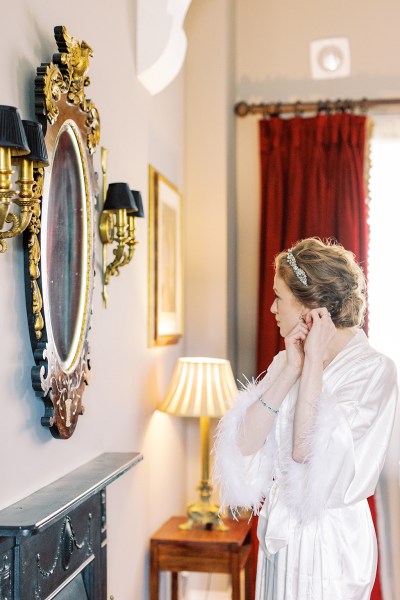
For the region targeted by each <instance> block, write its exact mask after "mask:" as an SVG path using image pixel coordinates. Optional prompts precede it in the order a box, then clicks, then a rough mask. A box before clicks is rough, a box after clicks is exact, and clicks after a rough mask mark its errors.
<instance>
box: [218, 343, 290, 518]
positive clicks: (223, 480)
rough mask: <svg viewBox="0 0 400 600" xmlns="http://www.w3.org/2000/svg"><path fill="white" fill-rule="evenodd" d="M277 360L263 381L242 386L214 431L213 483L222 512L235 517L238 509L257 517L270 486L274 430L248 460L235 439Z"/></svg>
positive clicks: (268, 379)
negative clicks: (229, 409)
mask: <svg viewBox="0 0 400 600" xmlns="http://www.w3.org/2000/svg"><path fill="white" fill-rule="evenodd" d="M281 354H282V353H281ZM279 356H280V355H278V357H279ZM278 357H276V359H274V362H273V363H272V365H271V367H272V369H271V368H270V370H269V372H268V373H267V375H266V376H265V377H264V379H261V380H260V379H259V378H258V379H257V380H253V381H248V383H247V385H243V389H242V390H241V391H239V393H238V395H237V397H236V403H235V407H234V409H233V410H231V411H229V412H228V413H227V414H226V415H225V416H224V417H223V418H222V419H221V420H220V422H219V424H218V427H217V433H216V439H215V444H214V448H213V454H215V460H214V467H213V477H212V479H213V482H214V485H215V486H217V487H218V488H219V493H220V503H221V511H222V510H223V509H224V508H228V507H229V508H230V510H231V512H232V514H233V515H234V516H237V515H238V513H239V509H240V508H242V509H244V510H251V511H252V512H253V513H254V514H256V515H257V514H259V512H260V510H261V507H262V505H263V502H264V500H265V498H266V497H267V496H268V493H269V490H270V488H271V485H272V475H273V468H274V463H275V455H276V442H275V435H274V432H273V430H272V431H271V432H270V434H269V435H268V436H267V439H266V441H265V444H264V445H263V447H262V448H260V450H259V451H258V452H256V453H255V454H252V455H250V456H244V455H243V454H242V453H241V451H240V450H239V446H238V443H237V435H238V432H239V429H240V428H241V426H242V423H243V419H244V416H245V413H246V411H247V409H248V407H249V406H250V405H251V404H253V403H254V402H256V401H257V400H258V399H259V398H260V396H261V395H262V394H263V393H264V392H265V391H266V390H267V389H268V387H269V386H270V385H271V370H272V371H274V367H276V365H277V363H278V362H280V361H278V360H277V359H278Z"/></svg>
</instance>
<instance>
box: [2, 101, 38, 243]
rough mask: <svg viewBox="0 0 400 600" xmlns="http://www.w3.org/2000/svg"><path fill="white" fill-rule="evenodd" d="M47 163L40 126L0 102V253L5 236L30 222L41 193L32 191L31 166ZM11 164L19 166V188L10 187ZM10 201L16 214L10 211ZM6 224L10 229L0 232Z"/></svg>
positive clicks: (36, 166) (32, 174) (33, 184)
mask: <svg viewBox="0 0 400 600" xmlns="http://www.w3.org/2000/svg"><path fill="white" fill-rule="evenodd" d="M48 164H49V161H48V157H47V151H46V146H45V143H44V137H43V131H42V126H41V125H40V123H36V122H34V121H21V118H20V116H19V114H18V111H17V109H16V108H15V107H14V106H5V105H0V252H5V251H6V250H7V242H6V241H5V240H6V239H7V238H13V237H16V236H17V235H19V234H20V233H22V232H23V231H24V230H25V229H26V228H27V227H28V225H29V223H30V220H31V217H32V214H33V212H34V210H35V206H36V205H37V204H39V202H40V196H39V195H37V196H36V195H35V194H34V186H35V184H36V181H35V179H34V172H33V169H34V168H39V167H47V166H48ZM12 165H18V171H19V178H18V180H17V182H16V185H17V187H18V189H13V185H12V175H13V173H14V171H13V169H12ZM11 203H14V204H16V205H17V206H18V207H19V215H18V214H15V213H13V212H10V208H11ZM6 223H10V224H11V227H10V229H8V230H6V231H3V227H4V225H5V224H6Z"/></svg>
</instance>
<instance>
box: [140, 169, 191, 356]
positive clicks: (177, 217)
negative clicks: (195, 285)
mask: <svg viewBox="0 0 400 600" xmlns="http://www.w3.org/2000/svg"><path fill="white" fill-rule="evenodd" d="M182 270H183V269H182V195H181V193H180V192H179V190H178V189H177V188H176V186H174V185H173V184H172V183H171V182H170V181H168V179H167V178H166V177H164V176H163V175H161V173H159V172H158V171H157V170H156V169H154V167H152V166H151V165H150V166H149V292H148V294H149V307H148V342H149V346H164V345H166V344H176V343H177V342H178V340H179V339H180V338H181V337H182V335H183V287H182Z"/></svg>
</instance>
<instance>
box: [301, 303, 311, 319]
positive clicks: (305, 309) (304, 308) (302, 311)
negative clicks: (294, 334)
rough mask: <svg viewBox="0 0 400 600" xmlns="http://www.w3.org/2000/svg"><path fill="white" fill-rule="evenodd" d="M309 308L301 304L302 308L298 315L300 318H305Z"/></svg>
mask: <svg viewBox="0 0 400 600" xmlns="http://www.w3.org/2000/svg"><path fill="white" fill-rule="evenodd" d="M310 311H311V308H307V306H303V308H302V310H301V315H300V319H302V320H303V321H305V320H306V316H307V315H309V314H310Z"/></svg>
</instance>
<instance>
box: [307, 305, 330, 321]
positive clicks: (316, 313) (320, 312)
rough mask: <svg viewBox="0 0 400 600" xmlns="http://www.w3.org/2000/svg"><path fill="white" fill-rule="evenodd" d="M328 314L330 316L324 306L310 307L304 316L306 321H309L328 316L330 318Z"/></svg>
mask: <svg viewBox="0 0 400 600" xmlns="http://www.w3.org/2000/svg"><path fill="white" fill-rule="evenodd" d="M330 316H331V313H330V312H329V310H328V309H327V308H325V307H321V308H312V309H311V310H310V312H309V313H308V314H307V316H306V322H310V320H312V321H316V320H319V319H328V318H330ZM307 317H308V321H307Z"/></svg>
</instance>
